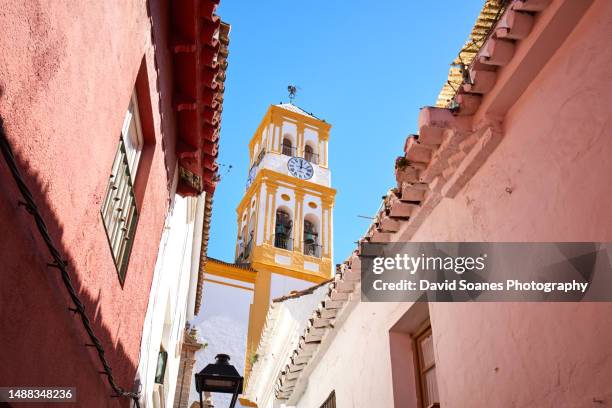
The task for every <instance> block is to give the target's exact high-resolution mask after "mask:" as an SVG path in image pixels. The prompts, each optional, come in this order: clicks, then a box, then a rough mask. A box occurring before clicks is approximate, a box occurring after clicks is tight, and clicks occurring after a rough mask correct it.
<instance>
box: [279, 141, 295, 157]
mask: <svg viewBox="0 0 612 408" xmlns="http://www.w3.org/2000/svg"><path fill="white" fill-rule="evenodd" d="M282 153H283V154H284V155H285V156H294V154H293V144H292V143H291V140H290V139H289V138H288V137H284V138H283V149H282Z"/></svg>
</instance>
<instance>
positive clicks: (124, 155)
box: [100, 89, 144, 287]
mask: <svg viewBox="0 0 612 408" xmlns="http://www.w3.org/2000/svg"><path fill="white" fill-rule="evenodd" d="M132 123H133V124H134V131H133V132H132V131H130V127H131V126H132ZM134 137H135V140H134V139H133V138H134ZM127 138H129V139H130V146H129V147H128V146H127V144H126V142H125V140H126V139H127ZM143 147H144V138H143V133H142V127H141V122H140V112H139V110H138V99H137V96H136V89H134V91H133V92H132V96H131V97H130V102H129V104H128V109H127V112H126V115H125V118H124V120H123V125H122V128H121V134H120V136H119V144H118V147H117V150H116V153H115V157H114V159H113V164H112V166H111V172H110V173H111V174H110V176H109V180H108V185H107V187H106V192H105V194H104V200H103V202H102V206H101V207H100V216H101V217H102V225H103V226H104V232H105V233H106V238H107V242H108V245H109V249H110V252H111V256H112V258H113V263H114V265H115V269H116V271H117V275H118V277H119V283H120V284H121V287H123V284H124V283H125V277H126V275H127V270H128V265H129V261H130V256H131V253H132V248H133V244H134V238H135V235H136V228H137V225H138V220H139V215H140V214H139V211H138V205H137V202H136V192H135V187H134V186H135V181H136V173H137V171H138V165H139V162H140V158H141V155H142V150H143ZM128 149H129V153H128ZM130 154H131V155H130ZM116 211H119V213H116ZM124 211H125V212H124Z"/></svg>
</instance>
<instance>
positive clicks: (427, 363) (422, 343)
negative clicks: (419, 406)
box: [415, 322, 440, 408]
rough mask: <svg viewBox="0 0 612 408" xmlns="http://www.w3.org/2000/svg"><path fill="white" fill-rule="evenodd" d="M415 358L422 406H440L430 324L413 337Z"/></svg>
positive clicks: (432, 407)
mask: <svg viewBox="0 0 612 408" xmlns="http://www.w3.org/2000/svg"><path fill="white" fill-rule="evenodd" d="M415 343H416V352H417V358H416V359H415V362H416V365H417V367H416V372H417V376H418V379H419V385H420V388H421V396H422V401H423V408H430V407H431V408H434V407H439V406H440V398H439V397H438V383H437V381H436V361H435V357H434V349H433V338H432V335H431V325H430V324H429V322H428V324H427V325H426V327H425V328H424V329H423V330H422V331H421V332H420V333H419V334H417V336H416V337H415Z"/></svg>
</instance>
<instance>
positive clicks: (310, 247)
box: [304, 242, 323, 258]
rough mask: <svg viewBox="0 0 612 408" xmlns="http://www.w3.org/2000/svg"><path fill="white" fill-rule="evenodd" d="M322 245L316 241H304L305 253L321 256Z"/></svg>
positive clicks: (316, 256) (315, 256)
mask: <svg viewBox="0 0 612 408" xmlns="http://www.w3.org/2000/svg"><path fill="white" fill-rule="evenodd" d="M322 248H323V247H322V246H321V245H319V244H317V243H316V242H304V255H308V256H312V257H314V258H321V252H322Z"/></svg>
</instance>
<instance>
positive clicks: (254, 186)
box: [225, 103, 336, 403]
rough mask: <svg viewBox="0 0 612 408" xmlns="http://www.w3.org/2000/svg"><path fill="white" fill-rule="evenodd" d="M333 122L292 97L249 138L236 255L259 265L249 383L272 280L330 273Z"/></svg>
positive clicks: (321, 277) (289, 282)
mask: <svg viewBox="0 0 612 408" xmlns="http://www.w3.org/2000/svg"><path fill="white" fill-rule="evenodd" d="M330 128H331V125H330V124H329V123H327V122H325V121H324V120H322V119H319V118H317V117H316V116H314V115H313V114H311V113H308V112H306V111H304V110H303V109H301V108H299V107H297V106H295V105H293V104H291V103H288V104H279V105H271V106H270V108H269V109H268V111H267V112H266V114H265V116H264V118H263V120H262V121H261V123H260V124H259V126H258V128H257V130H256V131H255V134H254V135H253V137H252V138H251V141H250V143H249V161H250V163H249V171H248V175H247V182H246V191H245V194H244V197H243V198H242V200H241V201H240V204H239V205H238V208H237V209H236V213H237V217H238V218H237V222H238V237H237V240H236V258H235V264H236V266H240V267H248V268H249V269H250V270H254V271H256V273H255V278H254V282H253V283H254V292H253V302H252V304H251V305H250V309H249V325H248V336H247V344H246V363H245V377H246V379H247V381H248V375H249V373H250V369H251V365H252V364H253V362H254V358H256V356H253V353H254V352H255V350H257V345H258V343H259V339H260V337H261V332H262V330H263V326H264V323H265V319H266V314H267V311H268V307H269V304H270V295H271V284H272V280H273V279H274V280H275V281H276V282H278V280H279V279H281V280H282V279H285V283H286V285H285V286H288V287H289V288H290V289H294V290H295V289H298V290H299V289H302V288H304V287H305V286H306V285H305V284H308V285H309V282H312V283H320V282H323V281H325V280H327V279H329V278H331V277H332V276H333V258H332V257H333V248H332V246H333V245H332V244H333V222H332V221H333V208H334V197H335V194H336V190H334V189H333V188H331V173H330V170H329V156H328V145H327V144H328V141H329V130H330ZM225 276H228V275H225ZM291 278H293V279H291ZM295 279H298V280H300V281H301V283H300V282H299V281H296V280H295ZM299 284H301V287H298V285H299ZM293 286H296V287H293ZM287 292H289V290H287V291H286V292H285V293H283V294H286V293H287ZM275 295H278V294H275ZM245 403H246V402H245Z"/></svg>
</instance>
